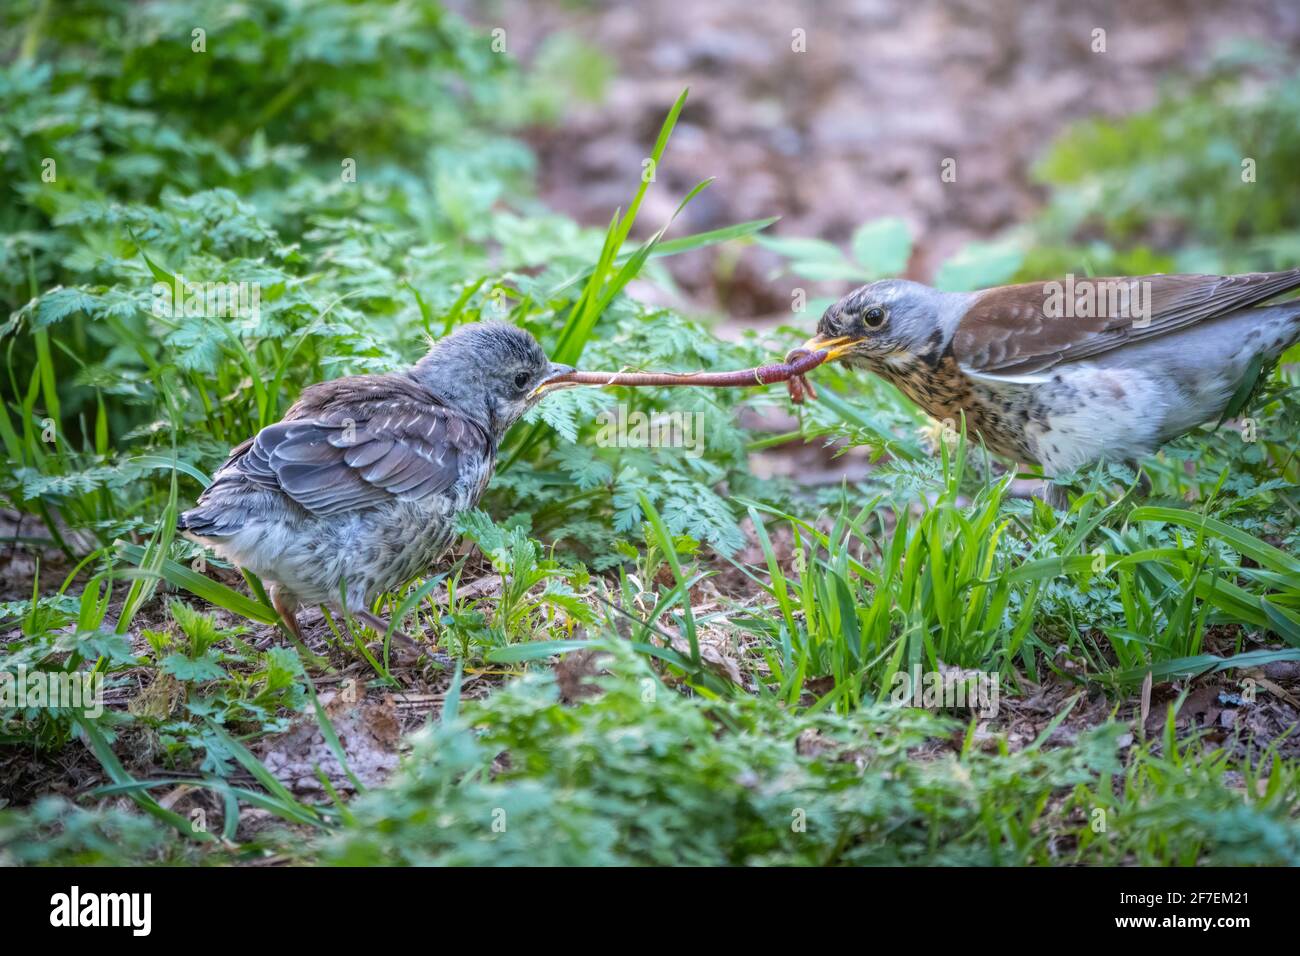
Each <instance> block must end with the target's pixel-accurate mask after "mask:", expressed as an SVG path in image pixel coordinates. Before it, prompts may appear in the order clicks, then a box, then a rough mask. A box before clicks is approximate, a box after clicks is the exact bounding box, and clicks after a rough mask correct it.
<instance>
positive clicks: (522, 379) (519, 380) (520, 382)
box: [515, 372, 530, 388]
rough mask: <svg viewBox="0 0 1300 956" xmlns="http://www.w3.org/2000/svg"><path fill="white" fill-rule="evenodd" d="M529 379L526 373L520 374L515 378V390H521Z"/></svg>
mask: <svg viewBox="0 0 1300 956" xmlns="http://www.w3.org/2000/svg"><path fill="white" fill-rule="evenodd" d="M529 378H530V376H529V374H528V373H527V372H520V373H519V374H518V375H516V376H515V388H523V387H524V386H525V385H527V384H528V379H529Z"/></svg>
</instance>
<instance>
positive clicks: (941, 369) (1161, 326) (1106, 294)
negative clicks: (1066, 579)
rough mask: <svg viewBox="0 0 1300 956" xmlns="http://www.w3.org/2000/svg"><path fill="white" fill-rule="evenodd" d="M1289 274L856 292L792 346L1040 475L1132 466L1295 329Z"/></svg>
mask: <svg viewBox="0 0 1300 956" xmlns="http://www.w3.org/2000/svg"><path fill="white" fill-rule="evenodd" d="M1298 287H1300V269H1291V270H1288V271H1285V272H1272V273H1251V274H1248V275H1238V276H1208V275H1150V276H1135V277H1123V278H1104V279H1074V278H1072V277H1069V278H1067V279H1066V280H1063V281H1061V282H1056V283H1051V282H1033V283H1025V284H1022V285H1013V286H1004V287H1001V288H996V289H988V290H985V291H982V292H939V291H937V290H935V289H931V288H929V287H927V286H923V285H920V284H918V283H915V282H907V281H903V280H887V281H883V282H875V283H872V284H870V285H866V286H863V287H862V288H860V289H857V290H855V291H854V292H851V293H850V294H849V295H847V296H845V297H844V298H843V299H841V300H840V301H839V302H838V303H836V304H835V305H833V306H832V307H831V308H829V309H828V310H827V311H826V313H825V315H823V316H822V319H821V321H820V323H819V324H818V327H817V331H818V335H817V336H816V337H815V338H813V339H811V340H810V341H809V342H807V343H806V344H805V345H804V346H803V348H805V349H809V350H818V349H826V350H827V351H828V352H829V353H830V355H831V358H832V359H839V360H841V361H844V362H846V363H848V364H850V365H855V366H858V367H862V368H867V369H870V370H871V371H873V372H876V373H877V374H879V375H881V376H882V377H884V378H886V379H888V380H889V381H890V382H892V383H893V384H894V385H896V386H897V387H898V388H899V389H900V390H901V391H902V392H903V393H904V394H906V395H907V396H908V397H909V398H910V399H912V401H914V402H916V403H917V404H918V405H920V406H921V407H922V408H923V409H924V410H925V411H926V412H928V413H929V414H930V415H932V416H934V417H935V418H938V419H941V420H942V419H951V420H953V421H954V422H955V421H956V420H957V419H959V418H960V417H963V416H964V418H965V421H966V425H967V428H968V430H969V432H970V433H971V434H972V435H976V436H978V437H979V438H980V439H981V440H983V441H984V442H985V444H986V445H987V446H988V447H989V448H990V449H991V450H992V451H994V452H996V453H997V454H1000V455H1003V456H1005V457H1007V458H1010V459H1012V460H1014V461H1025V462H1032V463H1036V464H1040V465H1042V466H1043V468H1044V470H1045V472H1046V473H1047V474H1048V475H1049V476H1053V475H1057V474H1060V473H1062V472H1065V471H1069V470H1072V469H1075V468H1078V467H1080V466H1082V465H1086V464H1088V463H1090V462H1092V461H1095V460H1097V459H1100V458H1109V459H1116V460H1122V461H1129V462H1132V461H1135V460H1136V459H1138V458H1140V457H1141V456H1143V455H1145V454H1148V453H1150V452H1152V451H1154V450H1155V449H1156V448H1158V447H1159V446H1160V445H1161V444H1163V443H1164V442H1167V441H1169V440H1171V439H1172V438H1175V437H1177V436H1178V435H1180V434H1182V433H1183V432H1186V431H1188V430H1189V429H1191V428H1194V427H1196V426H1197V425H1199V424H1201V423H1203V422H1206V421H1213V420H1215V419H1217V418H1218V417H1220V416H1221V415H1222V413H1223V412H1224V410H1225V409H1226V407H1227V405H1228V402H1229V399H1230V398H1231V397H1232V395H1233V394H1234V393H1235V392H1236V390H1237V388H1238V386H1240V385H1241V384H1242V383H1243V380H1244V379H1245V378H1246V377H1247V376H1249V375H1251V374H1253V373H1254V372H1253V371H1252V370H1254V371H1255V372H1257V370H1258V368H1259V365H1260V361H1263V362H1265V363H1267V362H1272V361H1274V360H1276V359H1277V357H1278V356H1279V355H1280V354H1281V353H1282V351H1284V350H1285V349H1286V348H1287V347H1288V346H1289V345H1291V344H1292V343H1293V342H1295V341H1296V339H1297V337H1300V302H1295V301H1292V302H1285V303H1281V304H1278V305H1273V306H1261V305H1260V304H1261V303H1265V302H1268V301H1269V300H1270V299H1273V298H1276V297H1277V296H1280V295H1282V294H1283V293H1286V292H1288V291H1291V290H1293V289H1295V288H1298Z"/></svg>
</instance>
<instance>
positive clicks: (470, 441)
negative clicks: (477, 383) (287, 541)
mask: <svg viewBox="0 0 1300 956" xmlns="http://www.w3.org/2000/svg"><path fill="white" fill-rule="evenodd" d="M362 378H363V381H362V382H361V383H360V384H359V385H358V387H357V388H355V389H353V388H351V387H346V388H343V389H340V388H339V387H338V384H339V383H335V382H329V383H325V384H326V385H327V386H331V387H330V388H328V389H322V387H321V386H316V387H314V388H313V389H309V390H308V391H307V392H306V393H304V395H303V398H302V400H300V401H299V402H298V403H297V404H296V405H294V407H293V408H292V409H290V415H291V416H293V417H286V418H285V420H284V421H281V422H277V423H276V424H274V425H269V426H267V427H266V428H263V429H262V430H261V431H260V432H258V433H257V436H256V437H255V438H253V439H252V440H251V441H249V442H245V443H244V445H242V446H240V449H243V451H242V454H241V453H240V449H236V450H235V452H234V453H232V459H231V464H233V466H234V467H235V468H236V469H237V470H238V471H239V472H240V473H241V474H242V475H243V476H244V477H245V478H247V479H248V480H250V481H252V482H253V483H255V484H258V485H261V486H263V487H266V488H274V489H277V490H279V491H281V492H283V493H284V494H286V495H288V496H289V497H290V498H292V499H293V500H294V501H296V502H298V504H300V505H302V507H303V508H305V509H307V510H308V511H310V512H312V513H314V514H318V515H331V514H338V513H340V512H344V511H352V510H355V509H359V508H368V507H373V506H375V505H379V504H382V503H384V502H386V501H392V500H394V499H396V498H412V499H413V498H422V497H425V496H426V495H431V494H437V493H439V492H444V491H447V490H448V489H450V488H451V487H452V486H453V485H455V484H456V482H457V481H458V480H459V479H460V475H461V471H462V465H463V464H467V463H471V460H472V461H473V462H477V463H478V464H480V465H481V466H482V467H479V468H473V469H472V472H471V473H473V472H478V473H482V474H486V473H487V472H488V471H490V462H491V459H492V457H493V456H494V454H495V452H494V449H493V447H492V442H491V441H490V439H489V438H488V436H487V434H486V433H485V432H484V431H483V429H482V428H480V427H479V426H478V425H477V424H476V423H474V422H473V421H471V420H469V419H468V418H465V417H464V416H463V415H461V414H460V413H458V412H456V411H455V410H453V409H451V408H448V407H446V406H444V405H442V404H440V403H438V402H437V401H436V400H435V399H434V398H433V397H432V396H431V395H429V394H428V393H427V392H424V391H423V390H422V389H419V388H418V386H414V387H407V386H406V384H405V383H398V385H397V386H395V387H390V386H392V383H391V382H388V383H385V382H383V381H382V380H384V379H388V378H390V377H389V376H365V377H362ZM370 379H374V380H377V382H376V384H375V388H374V389H373V390H371V389H369V388H368V386H369V384H370V383H369V381H368V380H370ZM346 381H348V380H346V379H344V380H340V383H343V382H346ZM349 393H350V394H349ZM345 395H346V396H347V398H346V400H345V397H344V396H345Z"/></svg>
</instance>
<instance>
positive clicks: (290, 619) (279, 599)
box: [271, 587, 302, 641]
mask: <svg viewBox="0 0 1300 956" xmlns="http://www.w3.org/2000/svg"><path fill="white" fill-rule="evenodd" d="M271 606H272V607H274V608H275V609H276V611H277V612H279V614H280V617H281V618H283V619H284V626H285V627H287V628H288V629H289V633H290V634H292V635H293V636H294V637H295V638H297V639H298V640H299V641H301V640H302V628H300V627H299V626H298V617H297V615H298V601H297V599H295V598H293V597H291V596H290V595H288V594H286V593H285V592H284V591H282V590H280V588H278V587H272V588H271Z"/></svg>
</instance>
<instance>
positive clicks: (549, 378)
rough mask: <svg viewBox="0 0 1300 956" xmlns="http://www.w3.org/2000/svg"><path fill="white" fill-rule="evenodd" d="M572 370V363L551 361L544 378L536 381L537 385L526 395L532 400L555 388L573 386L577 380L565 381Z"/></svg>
mask: <svg viewBox="0 0 1300 956" xmlns="http://www.w3.org/2000/svg"><path fill="white" fill-rule="evenodd" d="M572 371H573V366H572V365H557V364H555V363H554V362H552V363H551V368H550V371H548V372H547V373H546V378H544V379H542V380H541V382H539V383H538V385H537V387H536V388H535V389H533V391H532V393H531V394H530V395H529V396H528V398H529V400H530V401H532V400H534V399H538V398H541V397H542V396H543V395H545V394H547V393H548V392H553V391H556V390H557V389H561V388H573V387H574V386H576V385H577V384H578V383H577V382H570V381H567V376H568V374H569V373H570V372H572Z"/></svg>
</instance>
